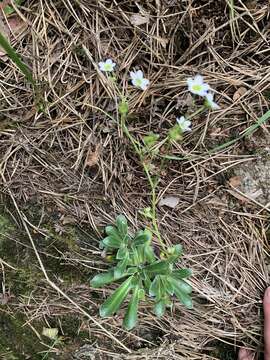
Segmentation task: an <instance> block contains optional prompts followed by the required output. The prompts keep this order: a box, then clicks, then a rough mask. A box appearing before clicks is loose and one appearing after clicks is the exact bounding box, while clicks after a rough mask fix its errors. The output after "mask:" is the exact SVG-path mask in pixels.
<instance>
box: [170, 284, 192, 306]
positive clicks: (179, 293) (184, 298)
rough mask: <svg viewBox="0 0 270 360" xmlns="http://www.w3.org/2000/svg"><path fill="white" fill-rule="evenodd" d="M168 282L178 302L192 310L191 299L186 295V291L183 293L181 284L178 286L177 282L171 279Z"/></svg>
mask: <svg viewBox="0 0 270 360" xmlns="http://www.w3.org/2000/svg"><path fill="white" fill-rule="evenodd" d="M170 282H171V284H172V286H173V288H174V293H175V295H176V296H177V297H178V299H179V300H180V302H181V303H182V304H183V305H185V307H186V308H188V309H192V308H193V305H192V299H191V297H190V296H189V295H188V293H187V292H186V291H183V284H179V281H177V280H175V279H173V278H171V280H170ZM182 282H183V281H182ZM186 285H188V284H186ZM188 286H189V285H188ZM185 290H186V289H185ZM189 290H190V289H189ZM189 292H190V291H189Z"/></svg>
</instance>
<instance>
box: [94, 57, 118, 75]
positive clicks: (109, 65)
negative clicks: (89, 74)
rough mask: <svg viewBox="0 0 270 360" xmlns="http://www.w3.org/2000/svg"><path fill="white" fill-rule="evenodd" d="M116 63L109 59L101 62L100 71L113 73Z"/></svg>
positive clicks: (99, 64)
mask: <svg viewBox="0 0 270 360" xmlns="http://www.w3.org/2000/svg"><path fill="white" fill-rule="evenodd" d="M115 65H116V63H114V62H113V61H112V59H107V60H106V61H101V62H99V63H98V66H99V69H100V70H101V71H105V72H112V71H113V68H114V67H115Z"/></svg>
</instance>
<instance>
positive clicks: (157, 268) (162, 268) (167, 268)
mask: <svg viewBox="0 0 270 360" xmlns="http://www.w3.org/2000/svg"><path fill="white" fill-rule="evenodd" d="M171 270H172V265H171V264H170V263H169V262H168V261H167V260H159V261H156V262H154V263H153V264H151V265H148V266H146V267H145V271H147V272H149V273H152V274H160V275H166V274H169V273H171Z"/></svg>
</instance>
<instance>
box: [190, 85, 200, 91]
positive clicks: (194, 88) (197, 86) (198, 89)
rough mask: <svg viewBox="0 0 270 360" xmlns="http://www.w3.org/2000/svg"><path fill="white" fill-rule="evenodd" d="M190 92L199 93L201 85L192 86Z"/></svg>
mask: <svg viewBox="0 0 270 360" xmlns="http://www.w3.org/2000/svg"><path fill="white" fill-rule="evenodd" d="M192 90H194V91H201V90H202V85H196V84H195V85H193V86H192Z"/></svg>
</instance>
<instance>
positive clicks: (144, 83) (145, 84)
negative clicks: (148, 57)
mask: <svg viewBox="0 0 270 360" xmlns="http://www.w3.org/2000/svg"><path fill="white" fill-rule="evenodd" d="M148 85H149V80H148V79H142V83H141V89H142V90H145V89H146V88H147V87H148Z"/></svg>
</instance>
